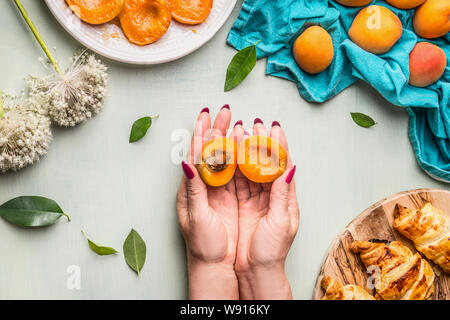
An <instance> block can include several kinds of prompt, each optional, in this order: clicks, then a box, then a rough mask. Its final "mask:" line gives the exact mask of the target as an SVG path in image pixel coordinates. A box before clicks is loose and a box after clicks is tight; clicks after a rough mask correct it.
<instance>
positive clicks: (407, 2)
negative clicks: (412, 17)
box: [386, 0, 425, 9]
mask: <svg viewBox="0 0 450 320" xmlns="http://www.w3.org/2000/svg"><path fill="white" fill-rule="evenodd" d="M386 2H387V3H389V4H390V5H391V6H394V7H397V8H399V9H412V8H415V7H417V6H420V5H421V4H422V3H424V2H425V0H386Z"/></svg>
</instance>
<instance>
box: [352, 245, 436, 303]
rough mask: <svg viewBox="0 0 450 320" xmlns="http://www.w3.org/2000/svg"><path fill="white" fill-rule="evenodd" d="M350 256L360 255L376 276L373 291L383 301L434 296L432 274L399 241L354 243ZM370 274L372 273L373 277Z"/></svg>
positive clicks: (421, 298) (420, 259)
mask: <svg viewBox="0 0 450 320" xmlns="http://www.w3.org/2000/svg"><path fill="white" fill-rule="evenodd" d="M350 250H351V251H352V252H353V253H359V256H360V258H361V261H362V262H363V263H364V265H365V266H366V268H367V269H368V270H369V271H376V273H375V289H376V290H377V293H378V294H379V296H380V297H381V298H382V299H384V300H424V299H429V298H430V297H431V296H432V295H433V292H434V285H433V282H434V278H435V275H434V272H433V269H431V266H430V265H429V264H428V262H427V261H426V260H425V259H423V258H422V257H421V256H420V254H419V253H416V254H413V253H412V252H411V250H409V248H408V247H407V246H405V245H404V244H403V243H401V242H399V241H392V242H390V243H389V242H388V241H381V240H371V241H353V242H352V244H351V245H350ZM372 274H373V273H372Z"/></svg>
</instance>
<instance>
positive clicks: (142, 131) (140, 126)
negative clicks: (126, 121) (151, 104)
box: [129, 116, 159, 143]
mask: <svg viewBox="0 0 450 320" xmlns="http://www.w3.org/2000/svg"><path fill="white" fill-rule="evenodd" d="M158 117H159V116H154V117H143V118H140V119H138V120H136V121H135V122H134V123H133V127H132V128H131V132H130V140H129V141H130V143H133V142H136V141H138V140H141V139H142V138H143V137H144V136H145V135H146V134H147V131H148V129H150V127H151V126H152V122H153V119H156V118H158Z"/></svg>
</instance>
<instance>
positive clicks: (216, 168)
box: [197, 138, 237, 187]
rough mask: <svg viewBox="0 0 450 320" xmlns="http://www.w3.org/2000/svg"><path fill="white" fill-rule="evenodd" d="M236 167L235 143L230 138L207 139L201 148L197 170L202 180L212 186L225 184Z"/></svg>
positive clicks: (231, 176)
mask: <svg viewBox="0 0 450 320" xmlns="http://www.w3.org/2000/svg"><path fill="white" fill-rule="evenodd" d="M236 168H237V144H236V142H234V140H232V139H230V138H218V139H215V140H211V141H209V142H208V143H207V144H205V145H204V146H203V148H202V158H201V162H200V163H199V164H197V171H198V173H199V175H200V177H201V178H202V180H203V182H204V183H206V184H207V185H209V186H212V187H220V186H223V185H225V184H227V183H228V182H229V181H230V180H231V178H233V176H234V172H235V171H236Z"/></svg>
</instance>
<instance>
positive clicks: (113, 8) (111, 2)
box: [66, 0, 125, 24]
mask: <svg viewBox="0 0 450 320" xmlns="http://www.w3.org/2000/svg"><path fill="white" fill-rule="evenodd" d="M66 2H67V5H68V6H69V7H70V8H71V9H72V11H73V12H74V13H75V14H76V15H77V16H78V17H79V18H80V19H81V20H83V21H84V22H87V23H90V24H102V23H106V22H109V21H111V20H112V19H114V18H115V17H117V16H118V15H119V13H120V11H122V8H123V6H124V3H125V0H66Z"/></svg>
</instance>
